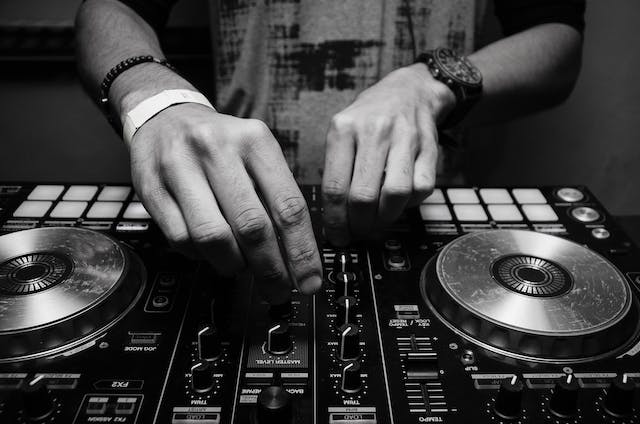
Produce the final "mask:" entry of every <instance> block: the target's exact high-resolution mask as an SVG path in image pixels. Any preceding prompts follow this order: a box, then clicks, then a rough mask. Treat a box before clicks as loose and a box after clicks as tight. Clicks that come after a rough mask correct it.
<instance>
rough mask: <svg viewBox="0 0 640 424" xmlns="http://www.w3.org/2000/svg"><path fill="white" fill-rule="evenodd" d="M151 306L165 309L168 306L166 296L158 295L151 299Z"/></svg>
mask: <svg viewBox="0 0 640 424" xmlns="http://www.w3.org/2000/svg"><path fill="white" fill-rule="evenodd" d="M151 304H152V305H153V306H154V307H155V308H166V307H167V306H168V305H169V298H168V297H167V296H163V295H158V296H156V297H154V298H153V300H152V301H151Z"/></svg>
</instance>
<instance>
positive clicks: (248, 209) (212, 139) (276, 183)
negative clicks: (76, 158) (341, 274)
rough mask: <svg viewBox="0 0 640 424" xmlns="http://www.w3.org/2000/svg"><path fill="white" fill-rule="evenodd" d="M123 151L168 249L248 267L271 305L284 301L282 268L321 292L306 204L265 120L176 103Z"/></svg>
mask: <svg viewBox="0 0 640 424" xmlns="http://www.w3.org/2000/svg"><path fill="white" fill-rule="evenodd" d="M129 149H130V152H131V170H132V178H133V183H134V185H135V187H136V191H137V193H138V195H139V196H140V198H141V199H142V202H143V203H144V205H145V207H146V208H147V209H148V210H149V213H150V214H151V215H152V216H153V218H154V219H155V221H156V222H157V223H158V225H159V226H160V228H161V229H162V231H163V232H164V234H165V235H166V237H167V238H168V239H169V241H170V242H172V243H173V244H175V245H178V246H179V247H182V248H187V249H188V248H189V247H190V246H195V247H196V248H197V250H198V251H199V252H200V253H201V255H202V256H203V257H204V258H205V259H207V260H208V261H209V262H211V264H212V265H213V266H214V267H215V268H216V269H217V270H218V271H220V272H222V273H225V274H231V273H235V272H237V271H240V270H242V269H243V268H245V266H248V267H249V268H250V270H251V271H252V272H253V274H254V276H255V278H256V281H257V282H258V283H259V284H260V285H261V286H262V287H261V291H262V293H263V294H264V296H265V297H266V298H267V300H269V301H270V302H271V303H275V304H279V303H282V302H284V301H285V300H286V299H287V298H288V297H289V293H290V290H291V288H290V287H289V272H288V269H287V264H288V265H289V266H290V271H291V277H293V279H294V281H296V282H297V285H298V287H299V289H300V290H301V291H302V292H303V293H306V294H310V293H313V292H315V291H316V290H317V289H318V288H319V287H320V285H321V283H322V267H321V263H320V255H319V252H318V248H317V245H316V241H315V238H314V235H313V230H312V228H311V221H310V218H309V212H308V210H307V206H306V203H305V200H304V198H303V197H302V194H301V192H300V190H299V188H298V186H297V185H296V182H295V180H294V178H293V176H292V175H291V172H290V171H289V168H288V167H287V163H286V161H285V159H284V157H283V154H282V151H281V150H280V147H279V145H278V143H277V141H276V140H275V139H274V137H273V135H272V134H271V132H270V131H269V129H268V128H267V126H266V125H265V124H264V123H263V122H261V121H258V120H251V119H240V118H235V117H232V116H229V115H223V114H220V113H216V112H214V111H212V110H211V109H208V108H206V107H203V106H201V105H196V104H182V105H178V106H173V107H170V108H168V109H165V110H164V111H162V112H160V113H159V114H158V115H157V116H155V117H154V118H152V119H151V120H150V121H148V122H147V123H146V124H145V125H144V126H143V127H142V128H140V130H138V132H137V133H136V134H135V136H134V137H133V139H132V141H131V144H130V146H129ZM278 236H279V237H280V238H281V241H282V247H283V248H282V253H281V249H280V247H279V243H278Z"/></svg>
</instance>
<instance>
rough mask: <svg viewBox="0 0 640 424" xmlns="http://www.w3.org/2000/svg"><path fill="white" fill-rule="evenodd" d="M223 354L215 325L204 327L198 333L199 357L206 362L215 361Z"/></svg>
mask: <svg viewBox="0 0 640 424" xmlns="http://www.w3.org/2000/svg"><path fill="white" fill-rule="evenodd" d="M221 354H222V348H221V346H220V336H219V334H218V331H217V330H216V328H215V327H214V326H213V325H203V326H202V327H201V328H200V330H199V331H198V357H199V358H200V359H204V360H205V361H215V360H217V359H218V358H220V355H221Z"/></svg>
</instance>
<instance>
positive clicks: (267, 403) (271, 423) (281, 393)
mask: <svg viewBox="0 0 640 424" xmlns="http://www.w3.org/2000/svg"><path fill="white" fill-rule="evenodd" d="M257 408H258V410H257V411H256V416H257V421H258V424H289V423H291V418H292V408H291V396H289V393H287V391H286V390H285V389H284V388H283V387H282V386H269V387H265V388H264V389H262V391H261V392H260V394H259V395H258V405H257Z"/></svg>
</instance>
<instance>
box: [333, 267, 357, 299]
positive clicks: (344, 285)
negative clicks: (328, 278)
mask: <svg viewBox="0 0 640 424" xmlns="http://www.w3.org/2000/svg"><path fill="white" fill-rule="evenodd" d="M334 275H335V276H334V280H335V283H336V296H338V297H340V296H350V297H353V296H354V295H355V292H356V275H355V274H354V273H353V272H340V273H337V274H334Z"/></svg>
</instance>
